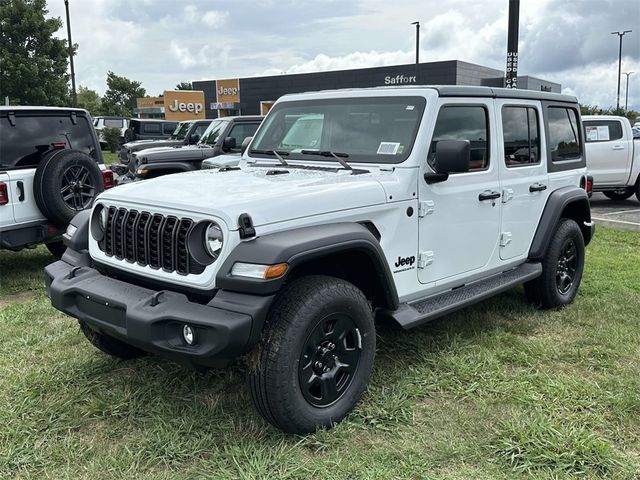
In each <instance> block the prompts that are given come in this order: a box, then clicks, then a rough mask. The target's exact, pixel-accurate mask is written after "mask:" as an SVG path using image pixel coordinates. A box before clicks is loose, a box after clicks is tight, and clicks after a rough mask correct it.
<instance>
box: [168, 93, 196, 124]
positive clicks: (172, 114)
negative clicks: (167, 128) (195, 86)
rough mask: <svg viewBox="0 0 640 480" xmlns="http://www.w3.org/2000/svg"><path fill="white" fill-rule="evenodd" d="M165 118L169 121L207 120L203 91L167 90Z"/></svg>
mask: <svg viewBox="0 0 640 480" xmlns="http://www.w3.org/2000/svg"><path fill="white" fill-rule="evenodd" d="M163 98H164V116H165V118H166V119H167V120H179V121H180V120H193V119H203V118H205V111H204V106H205V103H204V92H203V91H202V90H166V91H165V92H164V95H163Z"/></svg>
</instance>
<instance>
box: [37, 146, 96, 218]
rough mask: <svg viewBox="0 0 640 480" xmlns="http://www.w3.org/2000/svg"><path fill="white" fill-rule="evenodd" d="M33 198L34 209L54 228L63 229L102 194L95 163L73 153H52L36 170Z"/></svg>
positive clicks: (64, 151)
mask: <svg viewBox="0 0 640 480" xmlns="http://www.w3.org/2000/svg"><path fill="white" fill-rule="evenodd" d="M33 189H34V195H35V200H36V204H37V205H38V208H39V209H40V211H41V212H42V213H43V215H44V216H45V217H47V219H49V221H50V222H51V223H53V224H54V225H56V226H58V227H65V226H66V225H67V224H68V223H69V222H70V221H71V219H72V218H73V217H74V216H75V215H76V214H77V213H78V212H80V211H82V210H84V209H86V208H89V207H91V205H92V204H93V201H94V199H95V198H96V196H97V195H98V194H99V193H100V192H102V191H103V190H104V185H103V181H102V172H101V171H100V167H98V164H97V163H96V161H95V160H93V159H92V158H91V157H90V156H88V155H87V154H85V153H83V152H79V151H77V150H54V151H53V152H51V153H49V154H47V155H46V156H45V157H44V158H43V159H42V161H41V162H40V164H39V165H38V168H37V170H36V174H35V178H34V185H33Z"/></svg>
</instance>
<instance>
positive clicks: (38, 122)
mask: <svg viewBox="0 0 640 480" xmlns="http://www.w3.org/2000/svg"><path fill="white" fill-rule="evenodd" d="M111 186H113V173H112V172H111V171H110V170H106V169H105V167H104V164H103V161H102V153H101V151H100V147H99V144H98V139H97V138H96V134H95V131H94V129H93V128H92V126H91V117H90V116H89V113H88V112H87V111H86V110H81V109H72V108H56V107H15V106H8V107H0V248H3V249H8V250H20V249H22V248H25V247H26V248H31V247H34V246H36V245H37V244H39V243H45V244H46V245H47V248H49V250H50V251H51V253H53V254H54V255H56V256H60V255H62V253H63V252H64V245H63V244H62V241H61V235H62V232H64V230H65V229H66V228H67V225H68V223H69V221H70V220H71V219H72V218H73V217H74V216H75V215H76V214H77V213H78V212H79V211H81V210H84V209H85V208H89V207H90V206H91V204H92V203H93V200H94V199H95V197H96V196H97V195H98V194H99V193H100V192H102V191H103V189H104V188H109V187H111Z"/></svg>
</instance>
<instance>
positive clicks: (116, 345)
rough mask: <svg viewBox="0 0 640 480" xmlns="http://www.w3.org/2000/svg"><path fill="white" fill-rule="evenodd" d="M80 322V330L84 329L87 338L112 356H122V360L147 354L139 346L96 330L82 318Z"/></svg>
mask: <svg viewBox="0 0 640 480" xmlns="http://www.w3.org/2000/svg"><path fill="white" fill-rule="evenodd" d="M78 323H79V324H80V330H82V333H84V336H85V337H87V340H89V342H91V344H92V345H93V346H94V347H96V348H97V349H98V350H100V351H102V352H104V353H106V354H107V355H111V356H112V357H116V358H120V359H122V360H131V359H133V358H138V357H142V356H143V355H146V354H147V353H146V352H145V351H143V350H140V349H139V348H136V347H133V346H131V345H129V344H126V343H124V342H121V341H120V340H117V339H115V338H113V337H110V336H108V335H104V334H102V333H100V332H96V331H95V330H93V329H92V328H91V327H90V326H89V325H87V324H86V323H85V322H83V321H82V320H78Z"/></svg>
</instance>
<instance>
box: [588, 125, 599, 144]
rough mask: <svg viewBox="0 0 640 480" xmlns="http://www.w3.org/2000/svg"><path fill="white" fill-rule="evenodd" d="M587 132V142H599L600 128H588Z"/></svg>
mask: <svg viewBox="0 0 640 480" xmlns="http://www.w3.org/2000/svg"><path fill="white" fill-rule="evenodd" d="M585 130H586V131H587V142H597V141H598V127H586V128H585Z"/></svg>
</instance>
